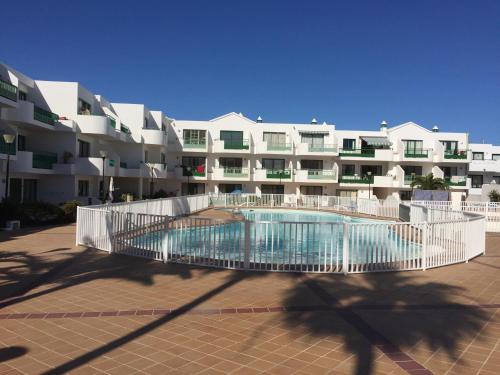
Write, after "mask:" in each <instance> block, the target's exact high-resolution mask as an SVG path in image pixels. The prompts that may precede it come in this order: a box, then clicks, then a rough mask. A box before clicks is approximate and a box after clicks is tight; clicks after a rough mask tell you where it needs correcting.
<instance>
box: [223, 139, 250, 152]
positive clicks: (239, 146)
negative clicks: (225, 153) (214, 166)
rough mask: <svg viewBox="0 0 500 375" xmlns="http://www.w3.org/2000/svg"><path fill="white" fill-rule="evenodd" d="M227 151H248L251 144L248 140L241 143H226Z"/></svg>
mask: <svg viewBox="0 0 500 375" xmlns="http://www.w3.org/2000/svg"><path fill="white" fill-rule="evenodd" d="M224 149H225V150H248V149H249V142H248V139H242V140H241V141H224Z"/></svg>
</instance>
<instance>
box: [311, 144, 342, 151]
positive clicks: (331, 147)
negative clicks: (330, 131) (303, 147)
mask: <svg viewBox="0 0 500 375" xmlns="http://www.w3.org/2000/svg"><path fill="white" fill-rule="evenodd" d="M308 150H309V152H337V145H335V144H319V145H315V144H309V146H308Z"/></svg>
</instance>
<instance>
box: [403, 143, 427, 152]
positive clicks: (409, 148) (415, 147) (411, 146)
mask: <svg viewBox="0 0 500 375" xmlns="http://www.w3.org/2000/svg"><path fill="white" fill-rule="evenodd" d="M403 144H404V146H405V152H406V153H407V154H420V153H421V152H422V150H423V149H424V141H414V140H403Z"/></svg>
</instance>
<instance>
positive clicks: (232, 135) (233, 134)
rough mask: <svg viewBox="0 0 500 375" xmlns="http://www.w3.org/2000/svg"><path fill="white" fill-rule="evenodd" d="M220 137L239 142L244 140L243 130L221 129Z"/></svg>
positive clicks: (231, 141) (224, 139) (230, 141)
mask: <svg viewBox="0 0 500 375" xmlns="http://www.w3.org/2000/svg"><path fill="white" fill-rule="evenodd" d="M220 139H221V140H222V141H224V142H229V143H237V142H240V143H242V142H243V132H238V131H231V130H221V131H220Z"/></svg>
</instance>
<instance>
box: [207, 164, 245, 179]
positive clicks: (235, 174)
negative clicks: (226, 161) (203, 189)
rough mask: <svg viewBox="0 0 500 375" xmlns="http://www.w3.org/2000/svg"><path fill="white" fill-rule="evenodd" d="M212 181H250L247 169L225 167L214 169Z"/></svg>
mask: <svg viewBox="0 0 500 375" xmlns="http://www.w3.org/2000/svg"><path fill="white" fill-rule="evenodd" d="M212 180H216V181H250V173H249V171H248V168H239V167H231V168H229V167H226V168H214V169H213V173H212Z"/></svg>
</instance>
